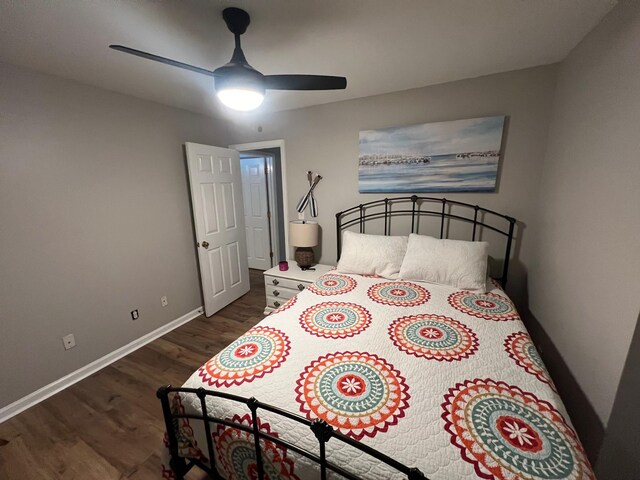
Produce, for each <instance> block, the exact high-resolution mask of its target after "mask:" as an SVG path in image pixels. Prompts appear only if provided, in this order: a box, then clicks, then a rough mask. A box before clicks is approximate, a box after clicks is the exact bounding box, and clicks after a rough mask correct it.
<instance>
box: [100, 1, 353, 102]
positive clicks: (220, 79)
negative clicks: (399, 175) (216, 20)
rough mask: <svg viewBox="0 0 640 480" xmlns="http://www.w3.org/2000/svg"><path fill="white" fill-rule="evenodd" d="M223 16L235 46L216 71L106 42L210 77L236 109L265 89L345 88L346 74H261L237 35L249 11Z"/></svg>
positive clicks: (257, 98) (230, 10)
mask: <svg viewBox="0 0 640 480" xmlns="http://www.w3.org/2000/svg"><path fill="white" fill-rule="evenodd" d="M222 18H223V19H224V21H225V22H226V24H227V27H228V28H229V30H230V31H231V33H233V35H234V37H235V49H234V50H233V56H232V57H231V60H230V61H229V63H227V64H225V65H223V66H221V67H219V68H216V69H215V70H207V69H204V68H200V67H195V66H193V65H189V64H187V63H182V62H178V61H176V60H171V59H169V58H165V57H161V56H159V55H153V54H151V53H147V52H143V51H141V50H136V49H134V48H129V47H124V46H122V45H109V48H112V49H114V50H118V51H120V52H124V53H129V54H131V55H137V56H138V57H142V58H147V59H149V60H153V61H156V62H160V63H164V64H166V65H171V66H174V67H178V68H184V69H185V70H190V71H192V72H196V73H200V74H202V75H208V76H210V77H213V78H214V81H215V89H216V95H217V96H218V98H219V99H220V101H221V102H222V103H223V104H225V105H227V106H228V107H230V108H233V109H235V110H242V111H248V110H253V109H255V108H258V107H259V106H260V105H261V104H262V101H263V100H264V94H265V90H342V89H345V88H346V87H347V79H346V78H345V77H333V76H328V75H263V74H262V73H260V72H259V71H257V70H256V69H254V68H253V67H252V66H251V65H249V63H248V62H247V59H246V58H245V56H244V52H243V51H242V47H241V46H240V35H242V34H243V33H244V32H245V31H246V30H247V27H248V26H249V23H250V21H251V18H250V17H249V14H248V13H247V12H245V11H244V10H242V9H240V8H233V7H230V8H225V9H224V10H223V12H222Z"/></svg>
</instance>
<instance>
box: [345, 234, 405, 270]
mask: <svg viewBox="0 0 640 480" xmlns="http://www.w3.org/2000/svg"><path fill="white" fill-rule="evenodd" d="M408 238H409V237H395V236H394V237H392V236H385V235H366V234H364V233H354V232H350V231H348V230H345V232H344V234H343V235H342V245H343V246H342V252H341V254H340V261H339V262H338V266H337V267H336V269H337V271H338V272H342V273H357V274H359V275H379V276H381V277H384V278H390V279H392V280H395V279H397V278H398V273H399V272H400V266H401V265H402V259H403V258H404V254H405V252H406V251H407V240H408Z"/></svg>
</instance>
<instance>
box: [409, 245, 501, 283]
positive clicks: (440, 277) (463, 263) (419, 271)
mask: <svg viewBox="0 0 640 480" xmlns="http://www.w3.org/2000/svg"><path fill="white" fill-rule="evenodd" d="M488 249H489V244H488V243H487V242H463V241H460V240H440V239H438V238H433V237H428V236H426V235H416V234H414V233H412V234H411V235H409V243H408V245H407V253H406V255H405V256H404V260H403V261H402V268H400V276H399V278H401V279H403V280H416V281H419V282H429V283H437V284H440V285H450V286H452V287H457V288H460V289H464V290H482V291H483V292H484V291H486V288H487V283H486V282H487V257H488Z"/></svg>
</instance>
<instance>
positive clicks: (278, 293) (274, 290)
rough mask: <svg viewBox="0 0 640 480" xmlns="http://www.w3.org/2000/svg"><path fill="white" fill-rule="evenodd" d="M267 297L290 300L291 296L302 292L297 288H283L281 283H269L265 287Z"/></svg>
mask: <svg viewBox="0 0 640 480" xmlns="http://www.w3.org/2000/svg"><path fill="white" fill-rule="evenodd" d="M265 290H266V293H267V297H273V298H280V299H282V300H284V301H286V300H289V299H290V298H291V297H294V296H296V295H297V294H299V293H300V290H298V289H297V288H296V289H295V290H292V289H290V288H283V287H281V286H280V285H278V286H277V287H274V286H273V285H269V284H267V286H266V287H265Z"/></svg>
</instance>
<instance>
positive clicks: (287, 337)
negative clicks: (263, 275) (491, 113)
mask: <svg viewBox="0 0 640 480" xmlns="http://www.w3.org/2000/svg"><path fill="white" fill-rule="evenodd" d="M424 198H426V197H422V198H421V197H416V196H413V197H407V198H404V199H395V200H396V203H395V205H396V208H395V210H394V207H393V205H394V202H393V201H390V199H383V200H381V201H378V203H376V202H371V203H372V204H374V207H375V206H379V207H381V208H380V211H382V207H383V206H384V215H383V216H377V217H367V215H371V216H373V215H377V214H376V213H375V212H376V211H377V210H375V209H373V208H369V209H368V208H367V207H368V205H364V206H357V207H354V209H350V210H347V211H345V212H346V213H345V212H340V214H338V215H337V217H336V218H337V229H338V232H341V230H342V229H344V228H348V227H349V226H352V225H356V226H357V227H358V228H359V229H360V231H361V232H364V229H365V227H364V225H365V224H366V221H367V219H368V218H378V219H381V220H384V234H387V235H388V234H389V229H388V227H389V225H390V223H391V222H390V221H389V220H388V219H389V218H391V217H392V215H393V213H394V212H404V213H403V215H405V217H406V219H407V220H409V219H410V221H411V230H412V231H413V230H414V228H415V227H416V223H417V222H416V218H418V217H419V216H420V215H425V214H428V212H433V214H434V215H439V216H441V218H442V227H441V236H442V235H443V234H444V233H445V229H446V227H445V223H446V222H447V221H449V220H451V218H453V217H446V215H453V216H455V217H460V218H455V219H456V220H460V219H461V218H467V220H468V222H469V223H470V226H471V225H472V228H473V237H474V240H475V237H476V235H480V232H479V231H478V229H482V228H487V227H488V226H489V223H488V221H487V218H486V217H487V215H488V213H487V212H490V214H493V215H498V216H500V217H502V218H504V219H506V221H507V222H508V226H507V228H506V230H505V235H506V236H507V244H508V247H507V251H506V256H505V258H506V259H508V258H509V249H510V248H511V240H512V238H513V225H514V223H515V220H513V219H511V218H509V217H506V216H502V215H499V214H497V213H495V212H491V211H489V210H486V209H481V208H480V207H477V206H473V205H469V206H468V207H470V208H471V209H472V212H474V215H473V216H469V217H462V216H461V215H458V214H457V213H453V211H452V209H451V208H445V207H444V206H447V203H446V202H447V201H446V200H445V201H443V200H442V199H427V200H426V201H425V200H424ZM430 200H437V201H438V202H441V203H442V205H443V208H442V209H440V208H438V209H437V210H435V211H432V210H429V209H428V208H425V205H427V204H428V202H429V201H430ZM401 201H410V202H411V203H412V208H409V209H406V210H405V209H402V208H398V207H397V205H399V204H400V203H399V202H401ZM455 203H457V204H458V205H457V206H458V207H460V206H464V205H465V204H460V203H459V202H455ZM438 205H439V204H438ZM369 206H370V205H369ZM449 207H450V206H449ZM367 211H368V213H367ZM349 213H355V215H354V218H355V220H348V219H347V220H345V218H347V217H348V214H349ZM350 222H353V223H350ZM338 238H340V235H339V236H338ZM507 273H508V263H507V266H506V268H503V270H502V275H501V277H500V279H501V280H502V282H500V281H497V280H493V279H491V280H489V282H488V287H487V289H486V291H482V292H478V291H467V290H460V289H457V288H455V287H451V286H445V285H437V284H432V283H423V282H416V281H403V280H390V279H388V278H378V277H375V276H364V275H357V274H344V273H337V272H335V271H333V272H329V273H328V274H326V275H323V276H322V277H320V278H319V279H318V280H317V281H316V282H315V283H314V284H312V285H311V286H309V287H308V288H307V289H305V290H304V291H302V292H301V293H300V294H298V295H297V296H296V297H294V298H292V299H291V300H289V301H288V302H287V303H286V304H284V305H282V306H281V307H280V308H279V309H277V310H276V311H274V312H273V313H272V314H270V315H269V316H268V317H266V318H265V319H264V320H263V321H261V322H260V323H259V324H258V325H256V326H255V327H253V328H252V329H250V330H249V331H248V332H247V333H246V334H244V335H243V336H242V337H240V338H238V339H237V340H236V341H234V342H233V343H232V344H231V345H229V346H228V347H227V348H225V349H224V350H223V351H222V352H220V353H219V354H218V355H216V356H215V357H213V358H212V359H210V360H209V361H208V362H207V363H206V364H205V365H203V366H202V367H201V368H200V369H198V370H197V371H196V372H194V373H193V375H192V376H191V377H190V378H189V379H188V380H187V382H186V383H185V384H184V385H183V386H182V387H181V388H172V387H169V386H166V387H162V388H161V389H160V390H159V391H158V396H159V398H160V399H161V401H162V406H163V412H164V416H165V421H166V426H167V435H166V437H165V443H166V445H167V447H168V453H169V457H168V458H167V460H166V462H165V465H164V466H163V472H164V476H165V478H182V476H183V475H184V474H185V473H186V471H188V469H189V468H191V467H192V466H194V465H196V466H198V467H200V468H202V469H203V470H205V471H207V472H208V473H209V474H210V475H211V476H212V477H213V478H225V479H244V478H257V479H262V478H268V479H271V480H274V479H277V478H281V479H314V478H349V479H391V478H409V479H419V478H429V479H432V480H441V479H442V480H444V479H463V478H464V479H466V478H488V479H490V478H496V479H507V478H509V479H511V478H527V479H589V478H594V476H593V473H592V471H591V467H590V465H589V462H588V460H587V458H586V455H585V452H584V449H583V447H582V446H581V444H580V441H579V439H578V437H577V435H576V434H575V432H574V430H573V428H572V426H571V424H570V421H569V418H568V415H567V413H566V411H565V408H564V406H563V404H562V401H561V399H560V398H559V396H558V394H557V392H556V389H555V387H554V384H553V382H552V380H551V378H550V377H549V375H548V373H547V371H546V368H545V367H544V364H543V363H542V361H541V359H540V357H539V355H538V353H537V352H536V349H535V347H534V345H533V343H532V341H531V339H530V337H529V335H528V333H527V331H526V328H525V326H524V325H523V323H522V321H521V320H520V318H519V316H518V313H517V311H516V309H515V307H514V305H513V303H512V302H511V300H510V299H509V297H508V296H507V294H506V293H505V291H504V290H503V288H502V286H501V285H503V284H504V282H505V281H506V275H507ZM257 399H258V400H257ZM205 418H206V419H208V420H209V421H204V420H203V419H205ZM210 460H213V461H210Z"/></svg>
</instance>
